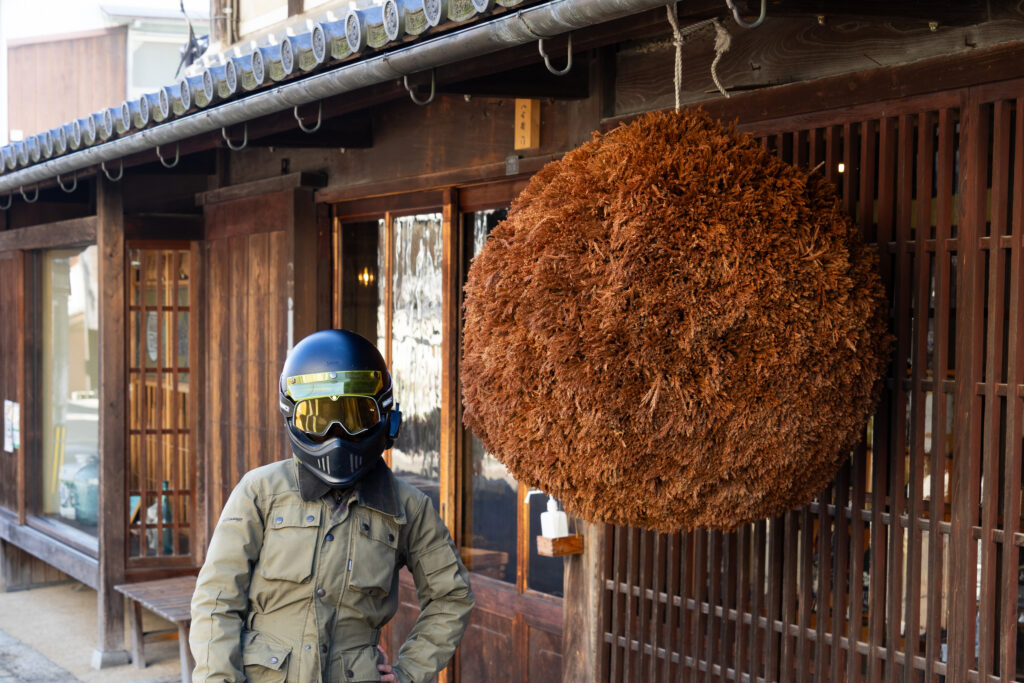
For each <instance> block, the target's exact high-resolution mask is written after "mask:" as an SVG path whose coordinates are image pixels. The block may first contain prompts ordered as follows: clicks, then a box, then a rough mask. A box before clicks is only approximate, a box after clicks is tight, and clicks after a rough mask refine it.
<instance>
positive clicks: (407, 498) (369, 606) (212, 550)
mask: <svg viewBox="0 0 1024 683" xmlns="http://www.w3.org/2000/svg"><path fill="white" fill-rule="evenodd" d="M278 399H279V405H280V408H281V412H282V414H283V415H284V421H285V426H286V431H287V434H288V439H289V442H290V445H291V449H292V453H293V455H294V457H293V458H290V459H287V460H283V461H280V462H275V463H273V464H270V465H265V466H263V467H258V468H256V469H254V470H251V471H250V472H248V473H247V474H246V475H245V476H244V477H242V480H241V481H240V482H239V483H238V485H237V486H236V487H235V489H234V491H233V492H232V493H231V496H230V497H229V499H228V501H227V503H226V505H225V506H224V510H223V512H222V513H221V516H220V520H219V521H218V522H217V527H216V529H215V530H214V532H213V537H212V538H211V541H210V547H209V551H208V553H207V556H206V562H205V563H204V564H203V567H202V570H201V571H200V572H199V576H198V579H197V581H196V590H195V593H194V595H193V597H192V627H191V633H190V636H189V643H190V646H191V648H192V654H193V657H194V659H195V663H196V666H195V669H194V673H193V679H192V680H193V681H194V682H199V681H203V682H217V683H219V682H221V681H253V682H261V681H275V682H276V681H296V682H299V681H301V682H302V683H305V682H307V681H322V682H325V683H334V682H336V681H345V682H349V681H377V680H380V681H395V682H397V683H418V682H419V681H424V680H427V679H428V678H432V677H433V676H434V675H435V674H436V673H437V672H438V671H440V670H441V669H442V668H443V667H444V666H445V665H446V663H447V662H448V660H449V658H450V657H451V656H452V653H453V652H454V651H455V647H456V646H457V645H458V643H459V640H460V639H461V638H462V634H463V632H464V631H465V629H466V624H467V622H468V620H469V615H470V611H471V610H472V608H473V594H472V591H471V589H470V585H469V574H468V572H467V571H466V567H465V566H464V565H463V564H462V561H461V560H460V559H459V554H458V552H457V551H456V549H455V545H454V543H453V542H452V539H451V536H450V535H449V534H448V530H447V529H446V528H445V525H444V523H443V522H442V521H441V519H440V517H439V516H438V514H437V512H436V511H435V509H434V506H433V505H432V504H431V502H430V499H429V498H428V497H427V496H426V494H424V493H422V492H421V491H419V490H418V489H416V488H414V487H413V486H411V485H409V484H407V483H405V482H403V481H402V480H401V479H398V478H397V477H395V476H394V475H393V474H392V472H391V470H390V469H389V468H388V466H387V465H386V464H385V462H384V460H383V459H382V457H381V456H382V454H383V452H384V451H385V449H387V448H390V447H391V445H392V443H393V442H394V440H395V439H396V438H397V437H398V433H399V428H400V426H401V420H402V416H401V412H400V411H399V409H398V404H397V403H395V402H394V397H393V395H392V382H391V375H390V373H389V372H388V369H387V366H386V365H385V363H384V359H383V358H381V355H380V353H379V352H378V351H377V349H376V348H375V347H374V346H373V344H371V343H370V342H369V341H367V340H366V339H364V338H362V337H360V336H359V335H357V334H354V333H352V332H348V331H344V330H322V331H320V332H315V333H313V334H312V335H310V336H308V337H306V338H305V339H303V340H301V341H300V342H299V343H298V344H296V345H295V348H294V349H292V351H291V352H290V353H289V355H288V358H287V359H286V360H285V363H284V369H283V371H282V373H281V379H280V383H279V396H278ZM403 565H404V566H407V567H408V568H409V570H410V571H411V572H412V576H413V578H414V580H415V582H416V592H417V595H418V597H419V602H420V607H421V612H420V614H419V616H418V618H417V619H416V623H415V625H414V626H413V628H412V631H411V632H410V633H409V635H408V637H407V638H406V640H405V643H404V644H403V645H402V647H401V649H400V650H399V652H398V657H397V660H396V661H395V663H394V666H393V667H392V666H391V665H390V664H389V663H388V661H387V657H386V656H385V654H384V652H383V650H382V649H380V647H379V641H380V629H381V628H382V627H383V626H384V625H385V624H386V623H387V622H388V621H389V620H390V619H391V617H392V616H393V615H394V614H395V610H396V609H397V606H398V571H399V569H400V568H401V567H402V566H403Z"/></svg>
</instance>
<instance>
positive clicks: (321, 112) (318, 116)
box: [292, 100, 324, 133]
mask: <svg viewBox="0 0 1024 683" xmlns="http://www.w3.org/2000/svg"><path fill="white" fill-rule="evenodd" d="M292 114H294V115H295V120H296V121H297V122H298V123H299V130H301V131H302V132H303V133H315V132H317V131H318V130H320V123H321V122H322V120H323V115H324V101H323V100H320V107H319V108H318V109H317V110H316V125H315V126H313V127H312V128H306V127H305V126H304V125H302V117H301V116H299V106H298V105H295V109H293V110H292Z"/></svg>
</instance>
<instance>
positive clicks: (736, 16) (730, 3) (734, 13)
mask: <svg viewBox="0 0 1024 683" xmlns="http://www.w3.org/2000/svg"><path fill="white" fill-rule="evenodd" d="M725 4H726V5H727V6H728V7H729V9H731V10H732V18H733V19H735V20H736V23H737V24H739V25H740V26H742V27H743V28H757V27H758V26H760V25H761V22H763V21H764V16H765V14H766V13H767V11H768V0H761V16H759V17H758V18H757V21H755V22H754V23H752V24H748V23H747V22H745V21H743V20H742V19H740V11H739V10H738V9H736V5H735V4H733V1H732V0H725Z"/></svg>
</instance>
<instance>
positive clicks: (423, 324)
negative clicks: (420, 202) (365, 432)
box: [378, 213, 442, 507]
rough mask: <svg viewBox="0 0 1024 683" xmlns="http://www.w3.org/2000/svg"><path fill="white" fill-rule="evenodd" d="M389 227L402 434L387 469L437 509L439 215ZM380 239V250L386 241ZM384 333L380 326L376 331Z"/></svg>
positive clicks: (407, 218) (395, 369) (397, 221)
mask: <svg viewBox="0 0 1024 683" xmlns="http://www.w3.org/2000/svg"><path fill="white" fill-rule="evenodd" d="M392 230H393V236H394V252H393V255H394V264H393V269H394V270H393V277H392V293H391V296H392V300H393V302H394V303H393V308H392V318H391V375H392V378H393V379H394V383H395V400H396V401H397V402H398V403H399V404H400V406H401V409H402V434H401V436H400V437H399V439H398V441H397V442H396V443H395V446H394V448H392V449H391V469H392V471H394V472H395V474H397V475H398V476H400V477H402V478H403V479H405V480H406V481H408V482H409V483H411V484H413V485H414V486H416V487H418V488H419V489H421V490H422V491H424V492H425V493H426V494H427V495H428V496H430V499H431V500H432V501H433V502H434V506H435V507H439V502H440V497H441V320H442V316H441V296H442V290H441V256H442V245H441V235H442V217H441V214H440V213H428V214H420V215H416V216H402V217H398V218H395V219H394V220H393V226H392ZM379 243H380V246H381V249H380V251H381V252H383V250H384V248H386V247H385V244H386V241H385V240H380V241H379ZM382 256H386V253H384V254H382ZM380 265H383V258H382V259H381V262H380ZM382 309H383V297H382V304H381V306H380V307H379V310H382ZM378 320H380V321H383V320H385V316H384V315H380V316H379V318H378ZM383 334H384V328H383V325H380V326H379V327H378V335H383ZM382 341H383V340H382ZM381 348H384V345H383V344H381Z"/></svg>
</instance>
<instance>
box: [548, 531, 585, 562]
mask: <svg viewBox="0 0 1024 683" xmlns="http://www.w3.org/2000/svg"><path fill="white" fill-rule="evenodd" d="M537 554H538V555H543V556H544V557H563V556H565V555H582V554H583V536H579V535H577V536H562V537H561V538H546V537H544V536H538V537H537Z"/></svg>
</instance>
